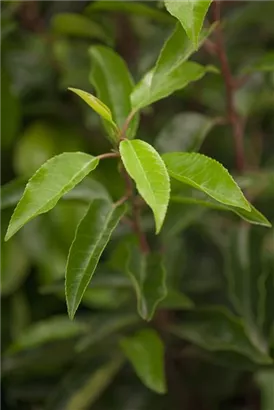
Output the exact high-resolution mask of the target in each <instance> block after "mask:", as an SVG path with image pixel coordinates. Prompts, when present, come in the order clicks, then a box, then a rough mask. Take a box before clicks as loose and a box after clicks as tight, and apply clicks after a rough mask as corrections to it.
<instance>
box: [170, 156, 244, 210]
mask: <svg viewBox="0 0 274 410" xmlns="http://www.w3.org/2000/svg"><path fill="white" fill-rule="evenodd" d="M163 159H164V162H165V164H166V167H167V169H168V172H169V174H170V176H171V177H173V178H175V179H177V180H178V181H181V182H183V183H184V184H187V185H190V186H192V187H194V188H197V189H199V190H200V191H203V192H204V193H206V194H207V195H209V196H210V197H212V198H213V199H215V200H216V201H218V202H221V203H223V204H225V205H230V206H236V207H238V208H242V209H244V210H247V211H250V205H249V203H248V201H247V200H246V199H245V197H244V195H243V193H242V191H241V190H240V188H239V187H238V185H237V184H236V182H235V181H234V180H233V178H232V177H231V175H230V174H229V173H228V171H227V170H226V169H225V168H224V167H223V166H222V165H221V164H220V163H219V162H217V161H216V160H214V159H212V158H209V157H206V156H205V155H202V154H196V153H195V154H194V153H191V154H189V153H183V152H174V153H167V154H164V155H163Z"/></svg>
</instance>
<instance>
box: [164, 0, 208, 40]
mask: <svg viewBox="0 0 274 410" xmlns="http://www.w3.org/2000/svg"><path fill="white" fill-rule="evenodd" d="M210 3H211V0H191V1H180V0H175V1H174V0H165V6H166V8H167V10H168V11H169V12H170V14H171V15H172V16H174V17H176V18H177V19H178V20H179V21H180V23H181V24H182V26H183V28H184V29H185V31H186V33H187V35H188V37H189V38H190V39H191V41H192V42H193V43H194V45H195V47H196V48H198V39H199V34H200V31H201V29H202V27H203V22H204V18H205V15H206V12H207V10H208V8H209V6H210Z"/></svg>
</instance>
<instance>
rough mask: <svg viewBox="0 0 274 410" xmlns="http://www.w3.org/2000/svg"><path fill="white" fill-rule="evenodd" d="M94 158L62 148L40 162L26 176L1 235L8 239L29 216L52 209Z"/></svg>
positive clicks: (27, 220)
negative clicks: (44, 161)
mask: <svg viewBox="0 0 274 410" xmlns="http://www.w3.org/2000/svg"><path fill="white" fill-rule="evenodd" d="M98 162H99V161H98V159H97V158H96V157H92V156H91V155H88V154H84V153H82V152H74V153H67V152H65V153H63V154H61V155H58V156H56V157H53V158H51V159H50V160H49V161H47V162H46V163H45V164H44V165H42V167H41V168H39V169H38V171H37V172H36V173H35V174H34V175H33V177H32V178H31V179H30V180H29V182H28V184H27V186H26V189H25V191H24V194H23V196H22V198H21V200H20V202H19V203H18V205H17V207H16V208H15V211H14V213H13V215H12V217H11V220H10V224H9V227H8V231H7V234H6V238H5V239H6V240H8V239H10V238H11V236H13V235H14V234H15V233H16V232H17V231H18V230H19V229H20V228H22V226H23V225H25V224H26V223H27V222H29V221H30V220H31V219H33V218H35V217H36V216H38V215H40V214H43V213H45V212H48V211H49V210H50V209H52V208H53V207H54V206H55V205H56V204H57V202H58V201H59V199H60V198H61V197H62V196H63V195H64V194H66V193H67V192H68V191H70V190H71V189H72V188H74V187H75V185H77V184H78V183H79V182H80V181H81V180H82V179H83V178H84V177H85V176H86V175H87V174H89V173H90V171H92V170H93V169H94V168H96V166H97V165H98Z"/></svg>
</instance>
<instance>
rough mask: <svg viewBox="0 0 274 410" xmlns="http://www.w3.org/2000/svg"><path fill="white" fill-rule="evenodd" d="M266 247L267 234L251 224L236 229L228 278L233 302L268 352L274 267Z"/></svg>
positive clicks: (228, 249) (256, 340)
mask: <svg viewBox="0 0 274 410" xmlns="http://www.w3.org/2000/svg"><path fill="white" fill-rule="evenodd" d="M271 242H272V243H273V233H272V237H271ZM264 246H265V235H264V231H262V230H258V229H256V228H251V227H250V226H248V225H242V226H240V227H237V228H236V229H234V230H232V232H231V233H230V236H229V241H228V244H227V247H226V276H227V284H228V293H229V297H230V300H231V303H232V304H233V306H234V309H235V311H236V312H237V313H238V314H239V315H240V316H241V317H242V318H243V321H244V324H245V327H246V331H247V332H248V334H249V337H250V338H251V339H252V341H253V343H254V344H255V345H256V346H257V347H258V348H259V349H260V350H261V351H263V352H267V351H268V350H269V339H270V335H271V331H272V326H273V314H272V312H273V308H274V305H273V300H274V281H273V275H274V269H273V266H274V265H273V261H271V260H269V261H268V258H267V255H266V254H265V250H264Z"/></svg>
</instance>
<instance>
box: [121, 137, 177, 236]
mask: <svg viewBox="0 0 274 410" xmlns="http://www.w3.org/2000/svg"><path fill="white" fill-rule="evenodd" d="M120 153H121V157H122V161H123V164H124V166H125V168H126V170H127V172H128V173H129V175H130V176H131V178H132V179H134V181H135V182H136V187H137V190H138V192H139V194H140V195H141V196H142V197H143V199H144V200H145V201H146V203H147V204H148V205H149V206H150V207H151V209H152V211H153V213H154V218H155V223H156V233H159V232H160V229H161V227H162V224H163V222H164V219H165V215H166V211H167V206H168V202H169V192H170V183H169V176H168V173H167V170H166V167H165V164H164V162H163V161H162V159H161V157H160V155H159V154H158V152H157V151H155V149H154V148H153V147H152V146H151V145H150V144H148V143H147V142H144V141H141V140H134V141H128V140H124V141H122V142H121V143H120Z"/></svg>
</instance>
